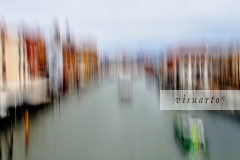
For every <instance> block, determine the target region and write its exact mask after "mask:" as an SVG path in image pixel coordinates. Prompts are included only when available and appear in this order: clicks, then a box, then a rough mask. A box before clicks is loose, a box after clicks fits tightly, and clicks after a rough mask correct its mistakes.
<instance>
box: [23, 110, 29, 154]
mask: <svg viewBox="0 0 240 160" xmlns="http://www.w3.org/2000/svg"><path fill="white" fill-rule="evenodd" d="M24 122H25V153H26V155H27V154H28V127H29V125H28V123H29V118H28V109H26V111H25V117H24Z"/></svg>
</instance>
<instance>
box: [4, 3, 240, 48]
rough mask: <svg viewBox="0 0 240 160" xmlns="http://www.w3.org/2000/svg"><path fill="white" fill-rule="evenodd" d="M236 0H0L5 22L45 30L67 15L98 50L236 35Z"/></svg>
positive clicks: (74, 28) (238, 28)
mask: <svg viewBox="0 0 240 160" xmlns="http://www.w3.org/2000/svg"><path fill="white" fill-rule="evenodd" d="M239 8H240V1H239V0H118V1H117V0H67V1H66V0H65V1H60V0H58V1H56V0H51V1H48V0H38V1H35V2H33V1H32V0H27V1H26V0H21V1H14V0H9V1H5V0H0V17H4V18H5V20H6V22H7V23H9V24H17V23H20V22H21V21H23V20H24V21H25V22H27V23H33V24H34V23H38V24H39V25H40V26H41V27H43V28H45V29H48V28H51V26H52V19H53V17H58V20H59V23H60V28H61V31H62V33H65V22H66V18H68V20H69V25H70V29H71V30H72V31H74V33H75V34H76V36H77V35H82V34H86V35H91V36H92V35H94V37H96V39H97V42H98V45H99V47H100V49H104V50H105V49H113V48H121V47H126V48H135V49H139V48H150V49H158V48H159V47H160V46H162V45H164V44H168V43H174V42H176V41H179V40H192V39H198V40H200V39H202V38H205V39H218V40H219V39H229V38H238V37H240V20H239V19H240V9H239Z"/></svg>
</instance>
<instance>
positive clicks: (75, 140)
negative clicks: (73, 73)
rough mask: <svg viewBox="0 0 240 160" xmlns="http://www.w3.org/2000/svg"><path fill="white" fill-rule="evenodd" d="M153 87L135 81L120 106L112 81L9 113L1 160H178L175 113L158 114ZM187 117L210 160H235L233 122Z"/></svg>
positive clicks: (208, 114)
mask: <svg viewBox="0 0 240 160" xmlns="http://www.w3.org/2000/svg"><path fill="white" fill-rule="evenodd" d="M155 84H156V83H155V81H154V78H150V79H149V78H147V79H146V78H141V79H136V80H134V81H133V88H132V89H133V90H132V91H133V99H132V102H121V101H119V97H118V85H117V82H116V81H111V82H107V83H103V84H101V85H97V86H94V87H92V88H91V89H85V90H82V91H81V92H80V94H78V93H77V91H74V92H71V93H69V94H68V95H65V96H64V97H62V98H61V100H60V104H59V103H58V102H57V100H56V101H55V103H54V104H52V105H48V106H44V107H38V108H30V107H28V108H22V109H18V110H17V111H16V112H15V110H12V112H11V114H12V115H15V116H14V117H13V118H12V120H6V121H0V123H1V126H0V142H1V143H0V144H1V149H0V153H1V154H0V155H1V157H2V160H5V159H13V160H24V159H29V160H42V159H44V160H53V159H56V160H66V159H69V160H70V159H73V160H75V159H84V160H88V159H89V160H125V159H126V160H134V159H136V160H141V159H142V160H146V159H149V160H150V159H153V160H155V159H163V160H174V159H176V160H182V159H184V155H183V153H182V152H181V150H180V148H179V146H178V145H177V144H176V142H175V140H174V135H173V134H174V133H173V115H174V112H173V111H160V110H159V105H160V103H159V97H158V94H157V92H156V91H157V90H156V86H155ZM189 114H192V115H194V116H195V117H198V118H202V120H203V124H204V131H205V136H206V138H207V140H208V144H209V152H210V158H211V159H212V160H226V159H231V160H235V159H236V160H238V159H239V157H240V152H239V147H240V139H239V138H238V134H239V133H240V127H239V124H240V121H239V119H238V118H234V117H232V116H230V115H226V114H222V113H219V112H216V111H189ZM11 126H12V127H13V128H12V135H11ZM11 137H12V143H11Z"/></svg>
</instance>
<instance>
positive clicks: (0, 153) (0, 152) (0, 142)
mask: <svg viewBox="0 0 240 160" xmlns="http://www.w3.org/2000/svg"><path fill="white" fill-rule="evenodd" d="M1 139H2V137H1V136H0V160H2V141H1Z"/></svg>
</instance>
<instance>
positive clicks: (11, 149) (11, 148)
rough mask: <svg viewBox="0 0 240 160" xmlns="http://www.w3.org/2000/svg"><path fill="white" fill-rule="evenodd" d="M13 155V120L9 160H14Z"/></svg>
mask: <svg viewBox="0 0 240 160" xmlns="http://www.w3.org/2000/svg"><path fill="white" fill-rule="evenodd" d="M12 153H13V120H12V119H11V127H10V144H9V151H8V160H12Z"/></svg>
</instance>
